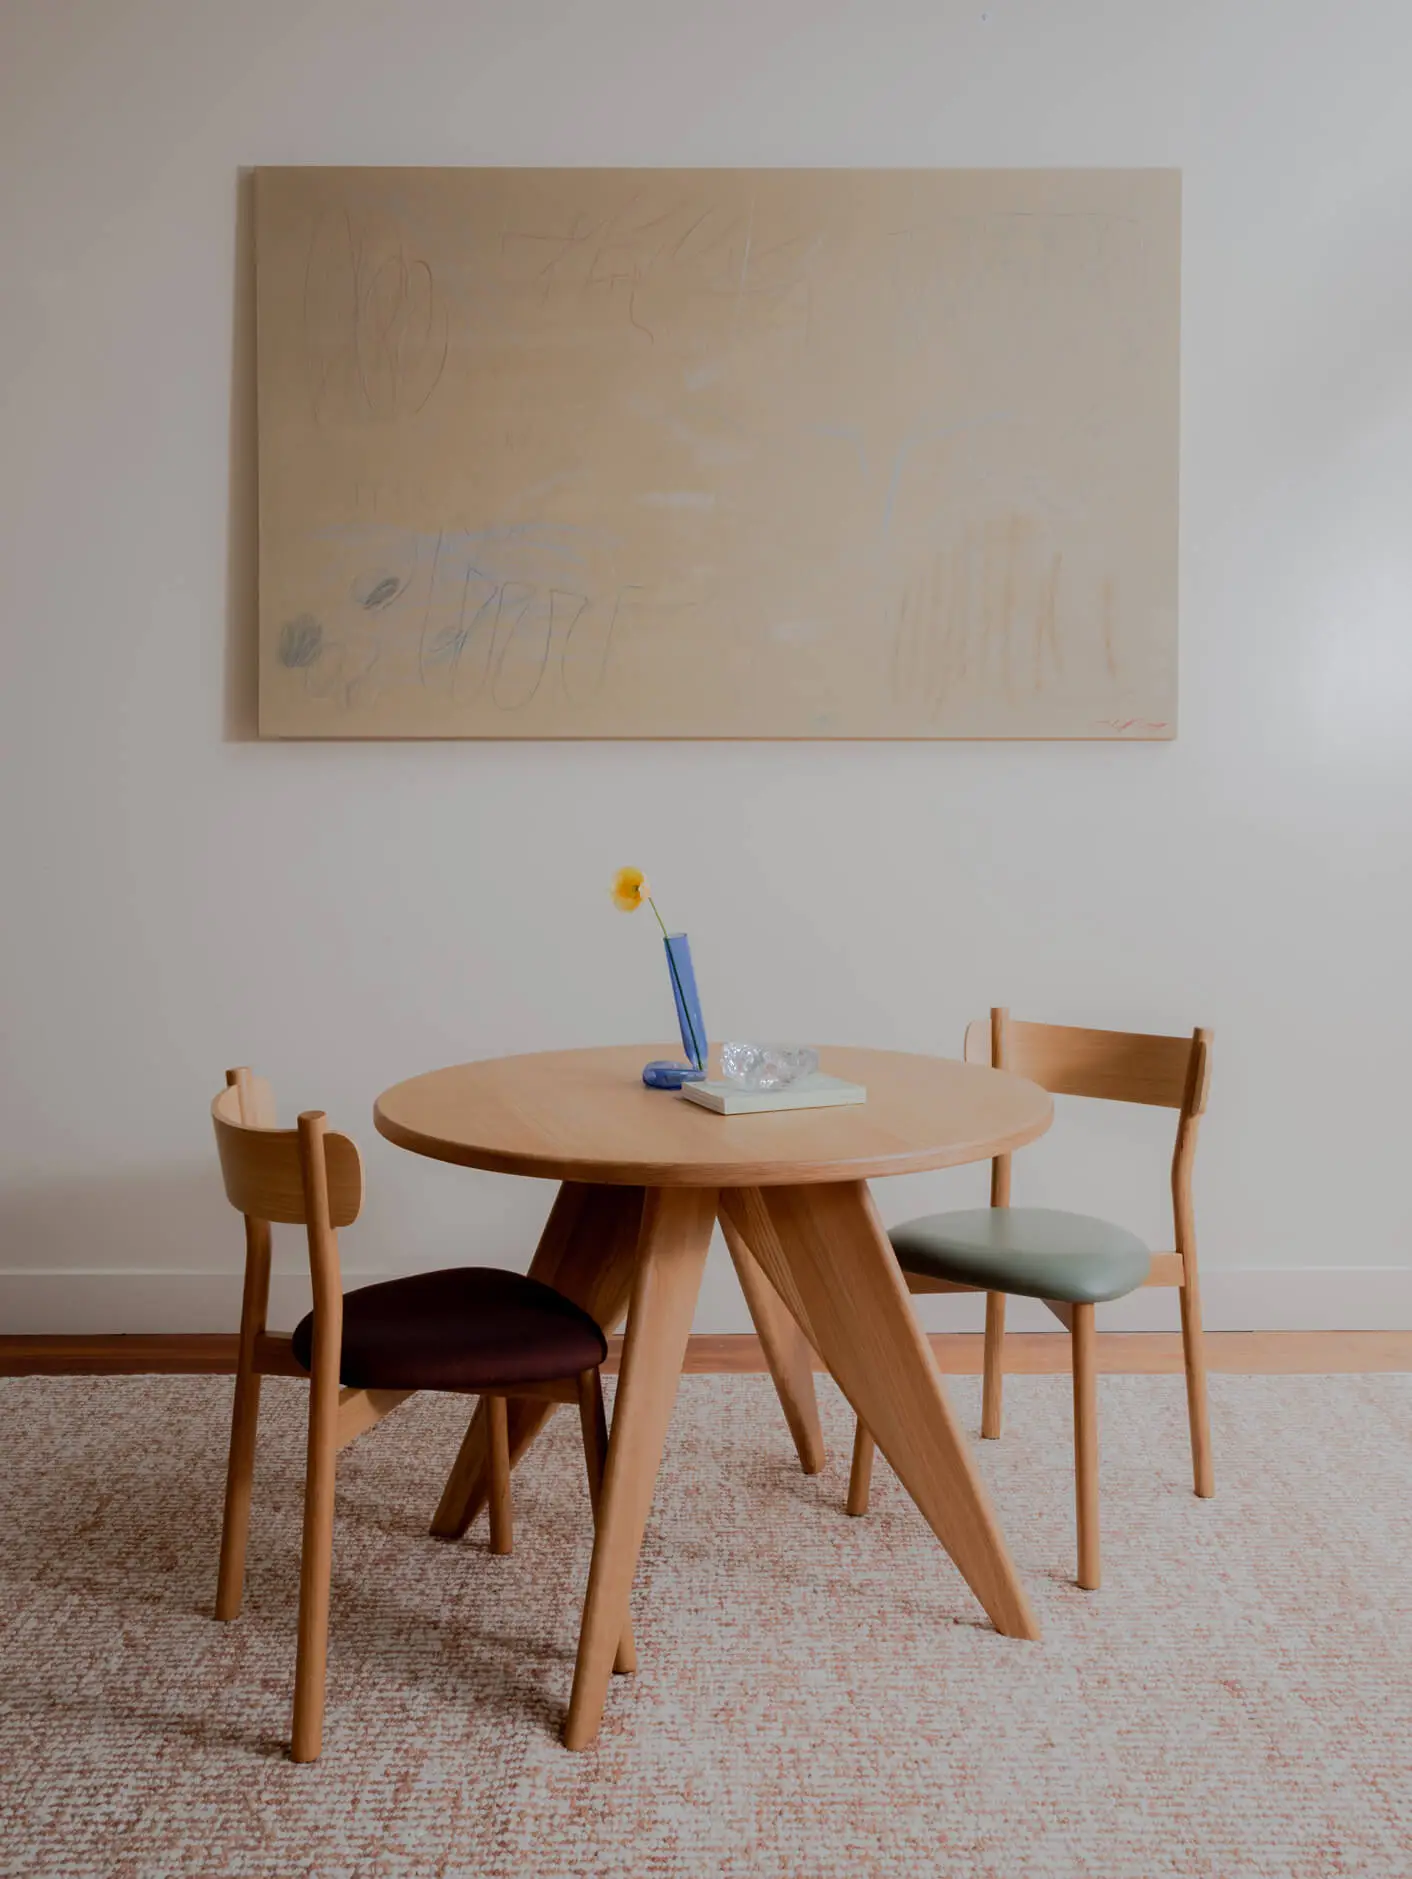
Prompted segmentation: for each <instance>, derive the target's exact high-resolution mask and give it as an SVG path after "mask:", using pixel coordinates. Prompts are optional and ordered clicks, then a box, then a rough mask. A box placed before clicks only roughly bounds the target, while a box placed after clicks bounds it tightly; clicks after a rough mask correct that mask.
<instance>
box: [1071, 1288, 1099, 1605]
mask: <svg viewBox="0 0 1412 1879" xmlns="http://www.w3.org/2000/svg"><path fill="white" fill-rule="evenodd" d="M1070 1348H1071V1351H1072V1354H1073V1369H1074V1498H1075V1502H1076V1505H1077V1509H1078V1527H1079V1584H1080V1585H1081V1586H1082V1587H1083V1589H1084V1591H1085V1592H1096V1591H1097V1590H1098V1587H1099V1584H1100V1582H1101V1577H1102V1573H1101V1567H1100V1562H1099V1548H1098V1349H1097V1333H1096V1332H1095V1330H1094V1321H1093V1306H1092V1305H1075V1306H1074V1308H1073V1323H1072V1327H1071V1331H1070Z"/></svg>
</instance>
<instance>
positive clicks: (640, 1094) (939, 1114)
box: [374, 1044, 1053, 1748]
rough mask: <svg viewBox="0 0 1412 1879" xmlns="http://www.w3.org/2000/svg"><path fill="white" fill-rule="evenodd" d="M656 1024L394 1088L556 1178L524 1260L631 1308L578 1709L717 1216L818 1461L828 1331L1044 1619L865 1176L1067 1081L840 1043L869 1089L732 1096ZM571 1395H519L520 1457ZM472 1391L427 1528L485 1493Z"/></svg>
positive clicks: (990, 1590) (384, 1105)
mask: <svg viewBox="0 0 1412 1879" xmlns="http://www.w3.org/2000/svg"><path fill="white" fill-rule="evenodd" d="M663 1054H664V1048H663V1047H662V1046H660V1045H646V1044H639V1045H614V1046H611V1047H609V1048H606V1049H600V1050H573V1051H554V1052H546V1053H542V1054H537V1055H534V1056H524V1057H504V1058H495V1059H490V1060H488V1061H485V1062H481V1063H465V1064H456V1065H454V1066H452V1067H451V1068H449V1069H445V1070H434V1071H431V1072H430V1073H429V1074H427V1075H424V1076H416V1077H412V1078H410V1079H409V1080H408V1081H407V1082H405V1083H398V1084H396V1085H395V1086H394V1087H393V1088H392V1089H389V1090H385V1091H384V1092H383V1094H382V1095H381V1096H380V1097H379V1098H378V1100H377V1104H376V1106H375V1109H374V1120H375V1122H376V1125H377V1128H378V1130H379V1132H380V1133H381V1134H383V1135H384V1136H386V1137H387V1139H388V1140H389V1141H391V1142H395V1143H396V1144H397V1145H398V1146H399V1147H401V1148H405V1149H409V1150H411V1152H412V1153H414V1154H418V1155H429V1156H431V1157H433V1158H434V1159H436V1160H438V1161H449V1162H457V1163H460V1164H462V1165H464V1166H466V1167H470V1168H486V1169H492V1170H495V1171H497V1172H499V1173H503V1174H517V1175H533V1176H538V1177H540V1178H545V1177H547V1178H550V1179H553V1180H557V1181H558V1182H560V1183H561V1185H560V1189H559V1193H558V1195H557V1197H556V1199H555V1202H554V1206H553V1208H552V1210H551V1212H550V1215H549V1219H548V1221H547V1223H546V1225H545V1228H544V1232H543V1234H542V1236H541V1238H540V1242H539V1246H538V1249H537V1250H536V1252H535V1255H534V1259H533V1262H532V1263H531V1265H530V1268H529V1270H530V1272H531V1274H532V1275H533V1276H534V1277H535V1278H537V1279H542V1280H543V1281H544V1282H545V1283H546V1284H549V1285H553V1286H556V1287H557V1288H558V1289H559V1290H560V1291H561V1292H563V1293H565V1294H566V1295H567V1296H568V1297H570V1298H572V1299H573V1300H574V1301H575V1302H576V1303H577V1304H579V1305H581V1306H582V1307H583V1308H584V1309H585V1310H586V1311H588V1312H590V1313H591V1314H592V1315H593V1317H594V1318H596V1319H597V1320H598V1322H599V1323H600V1324H601V1325H602V1326H603V1328H604V1330H605V1331H611V1330H615V1329H616V1328H617V1327H618V1325H619V1324H621V1323H622V1321H623V1318H624V1315H626V1320H627V1323H626V1333H625V1337H624V1341H623V1348H622V1357H621V1365H620V1372H619V1378H618V1387H617V1394H616V1397H615V1400H614V1411H613V1423H612V1433H611V1436H610V1439H609V1443H608V1456H607V1465H606V1470H605V1475H604V1482H603V1490H602V1495H601V1499H600V1504H599V1510H598V1521H597V1528H596V1533H595V1537H594V1545H593V1560H592V1564H591V1566H590V1569H589V1578H588V1593H587V1597H586V1599H585V1601H584V1610H583V1621H582V1625H581V1628H580V1633H579V1647H578V1658H577V1662H576V1664H575V1668H574V1682H573V1691H572V1694H571V1696H570V1701H569V1709H568V1715H567V1718H566V1721H565V1725H564V1741H565V1742H566V1744H567V1745H568V1746H569V1747H570V1748H585V1747H587V1746H588V1744H589V1743H591V1742H592V1741H593V1739H594V1737H595V1735H596V1734H597V1732H598V1727H599V1723H600V1721H601V1719H602V1714H603V1706H604V1703H605V1700H606V1697H607V1691H608V1684H609V1681H610V1678H611V1675H612V1670H613V1660H614V1656H615V1654H616V1651H617V1645H618V1640H619V1637H620V1636H621V1634H622V1630H623V1625H624V1621H625V1619H626V1617H627V1613H628V1598H629V1593H630V1591H631V1587H632V1580H633V1575H634V1572H635V1570H636V1566H637V1557H638V1551H639V1548H640V1547H641V1544H642V1534H643V1529H644V1527H645V1525H646V1522H647V1515H648V1511H649V1509H650V1507H651V1503H652V1495H653V1490H654V1487H655V1484H656V1478H657V1471H658V1468H659V1466H660V1463H661V1458H662V1447H663V1443H664V1441H665V1438H666V1432H667V1425H668V1422H669V1421H670V1418H671V1412H672V1405H673V1402H674V1400H675V1397H676V1391H677V1381H678V1378H679V1377H680V1375H681V1368H682V1362H683V1359H684V1357H685V1354H686V1345H687V1337H688V1335H689V1333H690V1330H691V1321H692V1315H693V1312H694V1310H695V1307H696V1299H697V1294H698V1292H699V1290H700V1285H701V1275H702V1270H703V1267H704V1265H705V1261H706V1251H707V1247H708V1245H709V1244H710V1239H711V1232H712V1228H713V1226H714V1225H715V1223H716V1221H717V1220H718V1219H719V1221H720V1223H721V1226H722V1228H723V1230H724V1234H725V1238H726V1242H727V1245H728V1246H729V1248H730V1252H731V1256H732V1258H733V1260H734V1262H735V1266H736V1270H737V1272H738V1273H739V1274H740V1277H741V1282H742V1286H743V1289H744V1291H745V1295H746V1299H747V1301H748V1303H749V1305H750V1309H751V1312H752V1316H753V1318H754V1321H755V1324H756V1328H757V1330H758V1331H759V1333H760V1337H761V1343H762V1345H763V1346H764V1349H765V1354H766V1358H767V1361H768V1363H769V1367H770V1370H771V1372H772V1374H773V1376H774V1379H775V1384H776V1387H777V1389H778V1390H779V1393H780V1399H781V1403H782V1405H783V1408H784V1411H785V1415H786V1418H787V1419H788V1421H789V1425H790V1428H791V1431H792V1432H793V1434H794V1438H795V1442H796V1445H797V1447H798V1449H799V1455H800V1460H801V1462H802V1464H803V1466H804V1467H805V1469H806V1470H807V1471H810V1472H813V1471H815V1470H816V1469H817V1468H818V1467H820V1466H821V1465H822V1461H823V1444H822V1438H821V1436H820V1433H819V1424H818V1413H817V1410H816V1408H815V1405H814V1396H813V1380H812V1374H811V1371H812V1364H811V1358H810V1352H811V1349H812V1351H816V1352H817V1353H818V1355H819V1357H820V1358H821V1359H822V1360H823V1362H824V1364H825V1365H826V1366H827V1368H828V1370H829V1371H830V1373H831V1374H832V1376H833V1377H834V1379H835V1381H836V1382H837V1383H838V1385H839V1388H840V1389H841V1390H842V1392H843V1394H844V1395H845V1396H846V1397H847V1399H848V1401H849V1403H850V1404H851V1405H852V1407H853V1409H854V1410H855V1412H856V1413H857V1414H858V1415H859V1416H860V1417H861V1418H862V1420H863V1422H864V1424H865V1425H866V1427H867V1428H868V1429H869V1430H870V1431H871V1433H872V1435H873V1438H874V1440H875V1441H876V1443H877V1445H878V1447H879V1448H880V1449H881V1450H882V1452H883V1454H884V1455H885V1456H886V1457H887V1459H888V1461H889V1462H890V1463H891V1465H892V1467H893V1469H894V1471H895V1472H896V1474H897V1475H898V1477H899V1478H900V1480H901V1481H902V1483H903V1485H904V1486H905V1488H906V1489H907V1491H908V1493H909V1494H910V1495H911V1496H912V1499H913V1500H914V1501H915V1502H916V1504H917V1506H918V1507H919V1508H920V1510H921V1512H922V1514H923V1515H924V1516H925V1518H926V1520H927V1521H928V1523H929V1524H930V1526H931V1528H932V1530H933V1532H934V1533H935V1534H936V1536H937V1538H938V1539H939V1540H940V1541H941V1544H942V1545H943V1546H944V1547H945V1548H946V1551H947V1552H948V1553H949V1554H950V1555H951V1558H952V1559H953V1560H954V1561H955V1563H956V1565H957V1567H958V1568H959V1570H960V1572H961V1573H962V1575H963V1576H964V1578H965V1580H966V1582H967V1584H968V1585H969V1586H970V1588H971V1590H972V1591H973V1592H974V1593H975V1596H976V1598H977V1599H978V1600H979V1601H980V1603H981V1605H982V1606H983V1607H984V1609H985V1611H986V1612H987V1613H988V1614H989V1616H990V1618H991V1621H992V1622H993V1623H994V1625H995V1627H996V1629H997V1630H998V1631H1001V1632H1004V1633H1005V1634H1006V1635H1008V1636H1011V1637H1020V1638H1034V1637H1038V1635H1039V1629H1038V1626H1037V1625H1036V1623H1035V1619H1034V1615H1033V1613H1032V1611H1031V1609H1030V1605H1029V1601H1028V1600H1027V1598H1026V1597H1025V1592H1024V1588H1023V1586H1022V1585H1021V1583H1020V1580H1019V1577H1018V1575H1017V1574H1016V1571H1015V1568H1014V1565H1013V1563H1012V1562H1011V1559H1010V1556H1009V1554H1008V1552H1007V1551H1006V1547H1005V1542H1004V1540H1003V1538H1002V1537H1001V1532H1000V1527H999V1525H998V1523H997V1521H996V1518H995V1515H994V1513H993V1512H992V1510H991V1507H990V1504H989V1501H988V1499H987V1496H986V1494H985V1490H984V1488H983V1487H982V1485H981V1482H980V1480H979V1477H978V1476H977V1473H976V1470H975V1466H974V1464H973V1461H972V1458H971V1454H970V1451H969V1448H968V1447H967V1444H966V1442H965V1439H964V1437H963V1436H962V1434H961V1431H960V1428H959V1427H958V1425H957V1422H956V1420H955V1417H954V1416H953V1414H952V1411H951V1407H950V1404H949V1402H948V1400H947V1396H946V1392H945V1389H944V1387H943V1384H942V1379H941V1375H940V1373H939V1371H938V1370H937V1366H936V1361H935V1359H934V1357H933V1355H932V1351H931V1347H930V1345H929V1344H928V1342H927V1340H926V1338H925V1337H924V1335H923V1334H922V1331H921V1329H920V1327H919V1326H918V1324H917V1320H916V1318H915V1316H914V1314H913V1309H912V1305H911V1302H910V1299H909V1297H908V1292H907V1287H906V1284H905V1282H904V1280H903V1277H902V1273H901V1271H900V1269H899V1267H898V1264H897V1261H896V1259H895V1258H894V1257H893V1253H892V1249H891V1247H890V1245H889V1243H888V1239H887V1235H886V1233H885V1232H884V1230H883V1227H882V1224H881V1221H880V1220H879V1218H878V1214H877V1211H876V1209H875V1207H874V1205H873V1199H872V1195H871V1193H870V1192H869V1188H868V1182H869V1181H872V1180H876V1179H878V1178H880V1177H882V1176H884V1175H890V1174H912V1173H916V1172H918V1171H919V1170H923V1169H930V1168H949V1167H954V1166H956V1165H958V1164H960V1163H962V1162H971V1161H982V1160H986V1159H988V1158H990V1157H991V1156H994V1155H998V1154H1004V1153H1006V1152H1007V1151H1008V1150H1010V1149H1015V1148H1020V1147H1022V1146H1023V1145H1024V1144H1025V1143H1026V1142H1031V1141H1033V1140H1034V1139H1035V1138H1036V1137H1037V1136H1040V1135H1042V1134H1043V1133H1044V1131H1045V1130H1046V1129H1047V1128H1048V1127H1049V1124H1050V1121H1051V1120H1052V1116H1053V1105H1052V1102H1051V1099H1050V1097H1049V1096H1048V1094H1047V1093H1046V1092H1045V1091H1044V1090H1042V1089H1040V1088H1038V1087H1037V1086H1036V1085H1035V1084H1033V1083H1029V1082H1027V1081H1025V1080H1024V1079H1023V1078H1022V1077H1018V1076H1014V1075H1012V1074H1010V1073H1009V1072H1007V1071H1003V1070H992V1069H988V1068H984V1067H982V1066H980V1065H975V1064H963V1063H956V1062H953V1061H951V1060H950V1059H947V1058H939V1057H924V1056H915V1055H912V1054H910V1053H904V1052H900V1051H880V1050H858V1049H845V1048H842V1047H840V1048H837V1049H823V1050H821V1051H820V1067H821V1068H822V1069H823V1070H825V1071H827V1072H829V1073H831V1074H833V1075H836V1076H842V1077H846V1078H849V1079H850V1080H852V1081H854V1082H857V1083H861V1084H863V1085H864V1086H865V1087H866V1089H867V1101H866V1103H862V1104H859V1105H856V1106H850V1107H846V1108H831V1109H798V1110H779V1111H769V1112H766V1113H763V1114H760V1113H757V1114H752V1115H737V1116H721V1115H716V1114H714V1113H712V1112H711V1111H709V1110H707V1109H704V1108H702V1107H700V1106H699V1105H698V1104H695V1103H692V1102H688V1101H687V1100H686V1099H685V1098H684V1097H682V1096H681V1095H679V1094H676V1093H673V1092H669V1091H663V1090H653V1089H648V1088H647V1087H645V1085H644V1084H643V1082H642V1080H641V1070H642V1065H643V1064H644V1063H645V1062H646V1061H648V1060H649V1059H650V1058H652V1057H654V1056H662V1055H663ZM552 1407H553V1405H550V1404H545V1403H539V1402H528V1401H515V1402H512V1403H511V1404H510V1440H511V1459H512V1461H517V1460H518V1459H519V1457H520V1456H521V1455H522V1454H523V1453H524V1452H525V1450H526V1449H527V1448H528V1447H529V1445H530V1443H531V1442H532V1441H533V1440H534V1438H535V1436H536V1435H537V1434H538V1432H539V1430H540V1428H541V1427H542V1425H543V1423H544V1421H545V1419H546V1417H547V1416H548V1414H549V1413H550V1410H551V1409H552ZM486 1488H487V1484H486V1441H485V1419H484V1416H483V1413H482V1412H481V1411H480V1410H477V1412H476V1415H475V1416H474V1417H473V1418H472V1421H471V1425H470V1427H469V1429H468V1430H467V1432H466V1437H465V1440H464V1441H463V1443H462V1445H461V1450H460V1453H459V1454H458V1456H457V1458H456V1463H455V1466H454V1467H453V1469H452V1471H451V1475H450V1477H449V1479H448V1481H447V1483H446V1487H445V1490H444V1492H443V1494H442V1498H441V1503H440V1505H439V1506H438V1508H437V1511H436V1516H435V1518H434V1520H433V1523H432V1531H433V1532H434V1533H437V1534H440V1535H441V1536H443V1537H446V1538H454V1537H459V1536H460V1535H461V1534H463V1533H464V1532H465V1531H466V1529H467V1527H468V1526H469V1525H470V1523H471V1521H472V1520H473V1519H474V1518H475V1515H476V1513H477V1512H478V1511H479V1509H480V1507H481V1506H483V1505H484V1502H485V1497H486Z"/></svg>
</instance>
